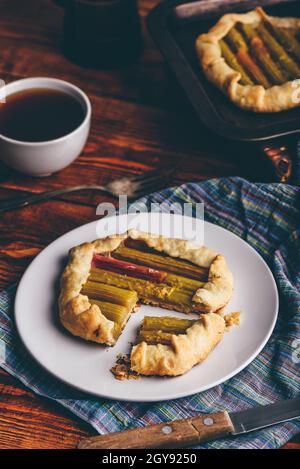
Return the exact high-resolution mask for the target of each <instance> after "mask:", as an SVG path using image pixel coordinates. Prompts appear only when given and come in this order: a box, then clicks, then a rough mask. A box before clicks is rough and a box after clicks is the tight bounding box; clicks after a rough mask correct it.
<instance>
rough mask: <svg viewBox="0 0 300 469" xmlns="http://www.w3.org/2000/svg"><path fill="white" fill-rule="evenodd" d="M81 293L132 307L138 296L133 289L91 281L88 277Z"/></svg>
mask: <svg viewBox="0 0 300 469" xmlns="http://www.w3.org/2000/svg"><path fill="white" fill-rule="evenodd" d="M81 293H82V294H83V295H87V296H88V297H89V298H93V299H95V300H101V301H107V302H109V303H114V304H118V305H121V306H125V307H126V308H130V309H132V308H133V307H134V305H135V304H136V302H137V300H138V298H137V294H136V292H135V291H130V290H125V289H123V288H119V287H115V286H113V285H106V284H104V283H99V282H93V281H91V280H89V279H88V281H87V282H86V283H85V285H84V286H83V287H82V290H81Z"/></svg>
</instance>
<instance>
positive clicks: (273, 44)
mask: <svg viewBox="0 0 300 469" xmlns="http://www.w3.org/2000/svg"><path fill="white" fill-rule="evenodd" d="M257 29H258V32H259V34H260V37H261V38H262V40H263V42H264V44H265V45H266V47H267V48H268V50H269V52H270V54H271V55H272V57H273V58H274V60H277V61H278V62H279V63H280V64H281V65H282V66H283V67H284V68H285V70H286V71H287V72H288V74H289V78H290V79H295V78H299V77H300V67H299V66H298V65H297V63H296V62H295V61H294V60H293V59H292V57H290V56H289V55H288V54H287V53H286V51H285V50H284V48H283V47H282V46H281V44H279V42H278V41H277V40H276V39H275V38H274V37H273V36H272V34H271V33H270V32H269V31H268V30H267V28H266V27H265V25H264V24H263V22H262V21H261V22H260V23H259V25H258V28H257Z"/></svg>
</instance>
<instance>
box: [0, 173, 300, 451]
mask: <svg viewBox="0 0 300 469" xmlns="http://www.w3.org/2000/svg"><path fill="white" fill-rule="evenodd" d="M299 194H300V190H299V189H298V188H296V187H292V186H286V185H282V184H251V183H249V182H247V181H245V180H243V179H240V178H227V179H225V178H223V179H212V180H209V181H206V182H202V183H190V184H185V185H182V186H180V187H178V188H171V189H167V190H165V191H162V192H159V193H156V194H152V195H151V196H149V197H147V198H144V199H142V200H141V202H143V203H147V204H150V203H151V202H158V203H161V202H164V203H165V204H167V205H169V204H172V203H174V202H179V203H183V202H192V203H196V202H204V203H205V216H206V219H207V220H208V221H211V222H213V223H217V224H219V225H220V226H223V227H225V228H227V229H229V230H230V231H233V232H234V233H236V234H237V235H238V236H240V237H242V238H243V239H245V240H246V241H248V243H250V244H251V245H252V246H253V247H254V248H255V249H256V250H257V251H258V252H259V253H260V254H261V255H262V256H263V257H264V258H265V260H266V261H267V262H268V264H269V266H270V267H271V269H272V271H273V273H274V276H275V279H276V281H277V285H278V288H279V292H280V313H279V319H278V321H277V324H276V327H275V330H274V333H273V335H272V337H271V339H270V340H269V342H268V344H267V345H266V346H265V348H264V350H263V351H262V352H261V353H260V354H259V356H258V357H257V358H256V359H255V360H254V361H253V362H252V363H251V364H250V365H249V366H248V367H247V368H246V369H245V370H243V371H241V372H240V373H239V374H238V375H237V376H235V377H233V378H231V379H230V380H228V381H227V382H226V383H223V384H222V385H220V386H216V387H214V388H213V389H210V390H208V391H205V392H203V393H200V394H196V395H194V396H190V397H187V398H182V399H177V400H173V401H168V402H157V403H154V404H153V403H149V404H148V403H145V404H140V403H137V404H135V403H124V402H116V401H109V400H104V399H99V398H93V397H90V396H87V395H85V394H84V393H81V392H79V391H76V390H74V389H72V388H70V387H68V386H66V385H65V384H63V383H61V382H59V381H58V380H56V379H55V378H53V377H52V376H50V375H49V374H48V373H47V372H46V371H44V370H43V369H41V368H40V366H39V365H38V364H36V363H35V361H34V360H33V359H32V358H31V357H30V356H29V355H28V353H27V352H26V351H25V350H24V347H23V346H22V344H21V342H20V340H19V338H18V336H17V334H16V332H15V329H14V326H13V299H14V293H15V288H14V287H11V288H10V289H8V290H6V291H5V292H2V294H1V295H0V364H1V366H2V367H3V368H4V369H5V370H6V371H8V372H9V373H11V374H12V375H14V376H15V377H17V378H18V379H19V380H20V381H21V382H22V383H23V384H24V385H25V386H27V387H29V388H30V389H32V390H33V391H34V392H36V393H37V394H40V395H42V396H46V397H48V398H50V399H54V400H56V401H58V402H60V403H61V404H62V405H63V406H65V407H67V408H68V409H70V410H71V411H72V412H74V413H75V414H76V415H78V416H79V417H81V418H82V419H83V420H85V421H87V422H89V423H90V424H91V425H92V426H93V427H94V428H96V429H97V430H98V431H99V433H106V432H112V431H118V430H124V429H126V428H132V427H138V426H144V425H149V424H151V423H158V422H162V421H167V420H176V419H178V418H184V417H189V416H193V415H196V414H197V413H198V412H213V411H217V410H221V409H226V410H228V411H238V410H242V409H246V408H249V407H252V406H255V405H260V404H268V403H270V402H273V401H275V400H278V399H289V398H292V397H296V396H298V395H299V394H300V379H299V362H298V363H296V360H294V361H293V360H292V355H293V353H294V352H295V344H296V342H295V341H299V342H298V347H299V345H300V267H299V266H300V237H299V234H300V207H299ZM299 430H300V419H297V420H294V421H293V422H286V423H283V424H280V425H276V426H273V427H270V428H267V429H263V430H260V431H257V432H254V433H252V434H249V435H243V436H239V437H230V438H227V439H222V440H218V441H215V442H211V443H206V444H203V445H201V446H198V448H277V447H280V446H281V445H283V444H284V443H285V442H286V441H288V440H289V439H290V438H291V437H292V436H293V435H295V434H296V433H297V432H299Z"/></svg>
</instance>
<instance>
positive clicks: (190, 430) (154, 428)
mask: <svg viewBox="0 0 300 469" xmlns="http://www.w3.org/2000/svg"><path fill="white" fill-rule="evenodd" d="M297 417H300V397H299V398H296V399H291V400H287V401H277V402H275V403H274V404H270V405H266V406H262V407H255V408H254V409H248V410H244V411H241V412H234V413H231V412H230V413H228V412H226V411H223V412H217V413H212V414H206V415H198V416H196V417H191V418H188V419H183V420H175V421H174V422H168V423H160V424H158V425H151V426H149V427H141V428H135V429H133V430H125V431H123V432H116V433H109V434H107V435H100V436H94V437H91V438H85V439H83V440H82V441H80V443H79V445H78V448H79V449H146V448H178V447H179V448H180V447H181V448H182V447H185V446H190V445H196V444H199V443H203V442H206V441H210V440H215V439H218V438H223V437H226V436H229V435H241V434H243V433H248V432H252V431H254V430H258V429H260V428H265V427H269V426H270V425H275V424H277V423H281V422H286V421H288V420H292V419H295V418H297Z"/></svg>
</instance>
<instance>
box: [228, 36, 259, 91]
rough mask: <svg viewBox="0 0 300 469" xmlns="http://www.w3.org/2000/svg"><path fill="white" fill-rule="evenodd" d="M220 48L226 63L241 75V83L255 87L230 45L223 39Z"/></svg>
mask: <svg viewBox="0 0 300 469" xmlns="http://www.w3.org/2000/svg"><path fill="white" fill-rule="evenodd" d="M220 47H221V51H222V56H223V57H224V59H225V61H226V63H227V64H228V65H229V66H230V67H231V68H233V69H234V70H236V71H237V72H239V73H240V74H241V80H240V81H241V83H242V85H254V83H253V81H252V80H251V78H250V77H249V75H248V73H247V72H246V70H245V69H244V68H243V67H242V66H241V64H240V63H239V62H238V60H237V58H236V56H235V54H234V53H233V52H232V50H231V49H230V47H229V45H228V44H226V42H225V41H223V39H221V40H220Z"/></svg>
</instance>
